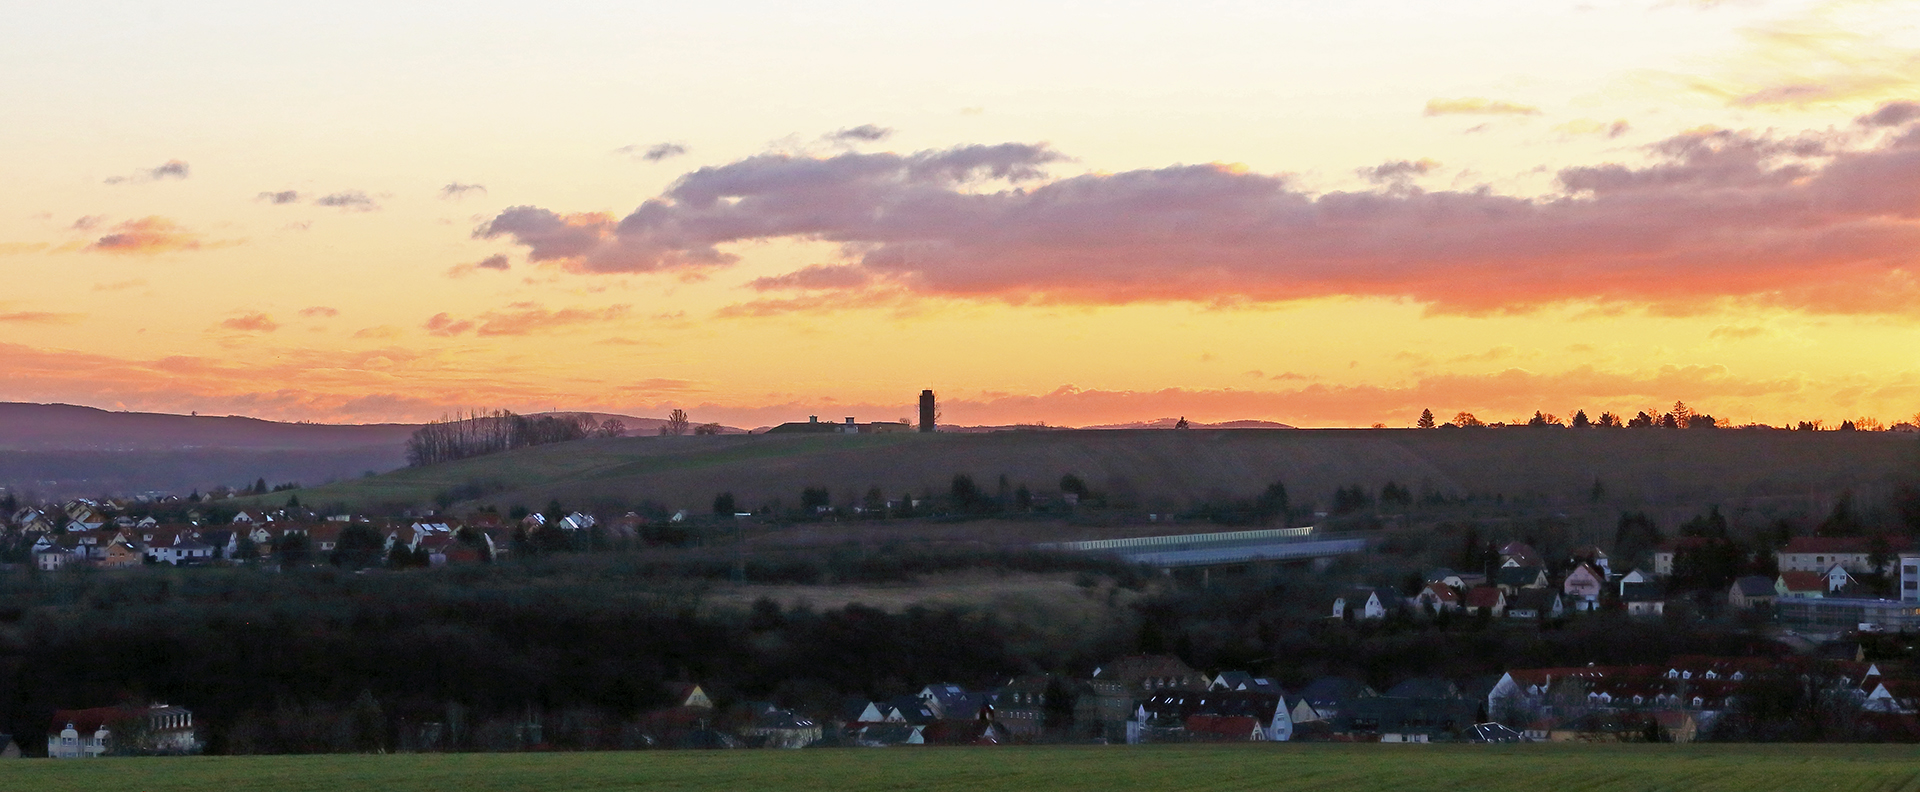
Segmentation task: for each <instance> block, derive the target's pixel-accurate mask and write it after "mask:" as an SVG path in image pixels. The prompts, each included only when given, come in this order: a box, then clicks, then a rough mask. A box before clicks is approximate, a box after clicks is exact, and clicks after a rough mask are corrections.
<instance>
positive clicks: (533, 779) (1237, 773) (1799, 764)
mask: <svg viewBox="0 0 1920 792" xmlns="http://www.w3.org/2000/svg"><path fill="white" fill-rule="evenodd" d="M0 788H4V789H21V790H26V789H31V790H35V791H36V792H64V791H65V790H75V792H81V791H82V790H84V791H85V792H103V791H110V790H123V789H124V790H143V791H144V792H169V791H171V790H192V791H193V792H204V791H205V790H208V789H239V790H259V791H261V792H305V791H306V790H314V791H315V792H318V791H319V790H345V789H377V790H393V791H394V792H406V791H407V790H448V789H459V790H463V791H464V792H487V791H488V790H527V791H529V792H542V791H545V790H554V791H555V792H558V791H559V790H615V789H648V790H726V791H728V792H732V791H733V790H779V789H832V790H835V792H861V791H863V790H900V789H915V790H928V791H929V792H937V791H939V790H956V791H960V790H964V791H965V792H979V791H981V790H1023V791H1033V792H1038V791H1039V790H1088V791H1089V792H1093V791H1094V790H1098V791H1099V792H1108V791H1109V790H1116V789H1154V790H1213V789H1222V790H1226V789H1249V790H1251V789H1313V790H1324V791H1325V792H1344V791H1345V790H1407V789H1447V790H1490V791H1491V790H1516V791H1520V790H1525V792H1547V791H1548V790H1566V789H1579V790H1645V791H1647V792H1652V791H1653V790H1699V791H1701V792H1711V791H1712V790H1727V791H1728V792H1758V791H1759V790H1813V789H1835V790H1913V789H1920V753H1917V752H1916V751H1915V750H1914V749H1913V748H1912V747H1905V746H1884V745H1819V746H1813V745H1701V744H1694V745H1683V746H1674V745H1499V746H1476V745H1452V746H1439V745H1431V746H1429V745H1400V746H1388V745H1325V744H1319V745H1235V746H1156V747H1131V748H1123V747H1104V746H1077V747H1023V748H945V749H887V750H860V749H845V750H823V751H791V752H783V751H719V752H691V751H656V752H639V753H563V754H405V755H387V756H372V755H353V756H276V757H193V758H164V759H99V760H91V761H67V762H53V761H45V760H33V761H18V762H7V763H4V764H0Z"/></svg>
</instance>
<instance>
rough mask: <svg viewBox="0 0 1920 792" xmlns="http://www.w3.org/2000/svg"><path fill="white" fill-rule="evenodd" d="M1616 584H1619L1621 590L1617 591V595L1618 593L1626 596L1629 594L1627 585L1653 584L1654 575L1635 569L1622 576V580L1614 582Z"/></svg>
mask: <svg viewBox="0 0 1920 792" xmlns="http://www.w3.org/2000/svg"><path fill="white" fill-rule="evenodd" d="M1614 582H1615V583H1618V584H1619V588H1618V590H1617V591H1616V592H1615V593H1618V594H1626V593H1627V585H1628V584H1630V583H1651V582H1653V573H1651V572H1646V571H1643V570H1639V569H1633V570H1628V572H1627V574H1624V575H1621V576H1620V579H1619V580H1616V581H1614Z"/></svg>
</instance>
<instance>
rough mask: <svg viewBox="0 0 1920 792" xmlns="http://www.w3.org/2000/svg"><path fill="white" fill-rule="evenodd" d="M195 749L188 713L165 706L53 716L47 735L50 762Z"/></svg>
mask: <svg viewBox="0 0 1920 792" xmlns="http://www.w3.org/2000/svg"><path fill="white" fill-rule="evenodd" d="M200 747H201V744H200V740H199V738H198V736H197V735H196V732H195V727H194V725H193V713H192V712H191V711H189V710H188V709H187V708H185V707H170V706H167V705H165V704H154V705H152V706H149V707H95V708H93V709H81V710H55V711H54V713H53V728H52V729H50V730H49V732H48V734H47V757H48V758H50V759H90V758H93V757H96V756H101V755H103V754H108V753H111V754H114V755H118V756H132V755H155V754H194V753H199V752H200Z"/></svg>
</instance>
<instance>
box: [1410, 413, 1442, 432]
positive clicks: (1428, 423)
mask: <svg viewBox="0 0 1920 792" xmlns="http://www.w3.org/2000/svg"><path fill="white" fill-rule="evenodd" d="M1413 425H1414V426H1415V427H1416V428H1420V429H1432V428H1434V427H1435V426H1437V425H1438V424H1435V423H1434V420H1433V411H1432V410H1421V411H1420V420H1418V421H1415V422H1414V424H1413Z"/></svg>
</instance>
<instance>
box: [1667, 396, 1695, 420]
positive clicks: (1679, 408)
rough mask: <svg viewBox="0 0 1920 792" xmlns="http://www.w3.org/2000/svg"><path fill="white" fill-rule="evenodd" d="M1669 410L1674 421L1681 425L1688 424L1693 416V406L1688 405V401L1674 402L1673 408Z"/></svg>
mask: <svg viewBox="0 0 1920 792" xmlns="http://www.w3.org/2000/svg"><path fill="white" fill-rule="evenodd" d="M1667 412H1668V414H1669V415H1672V416H1673V421H1674V423H1675V424H1677V425H1679V426H1686V425H1687V421H1688V420H1689V419H1691V418H1693V408H1692V407H1688V406H1687V403H1686V402H1683V401H1676V402H1674V403H1673V409H1672V410H1669V411H1667Z"/></svg>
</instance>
